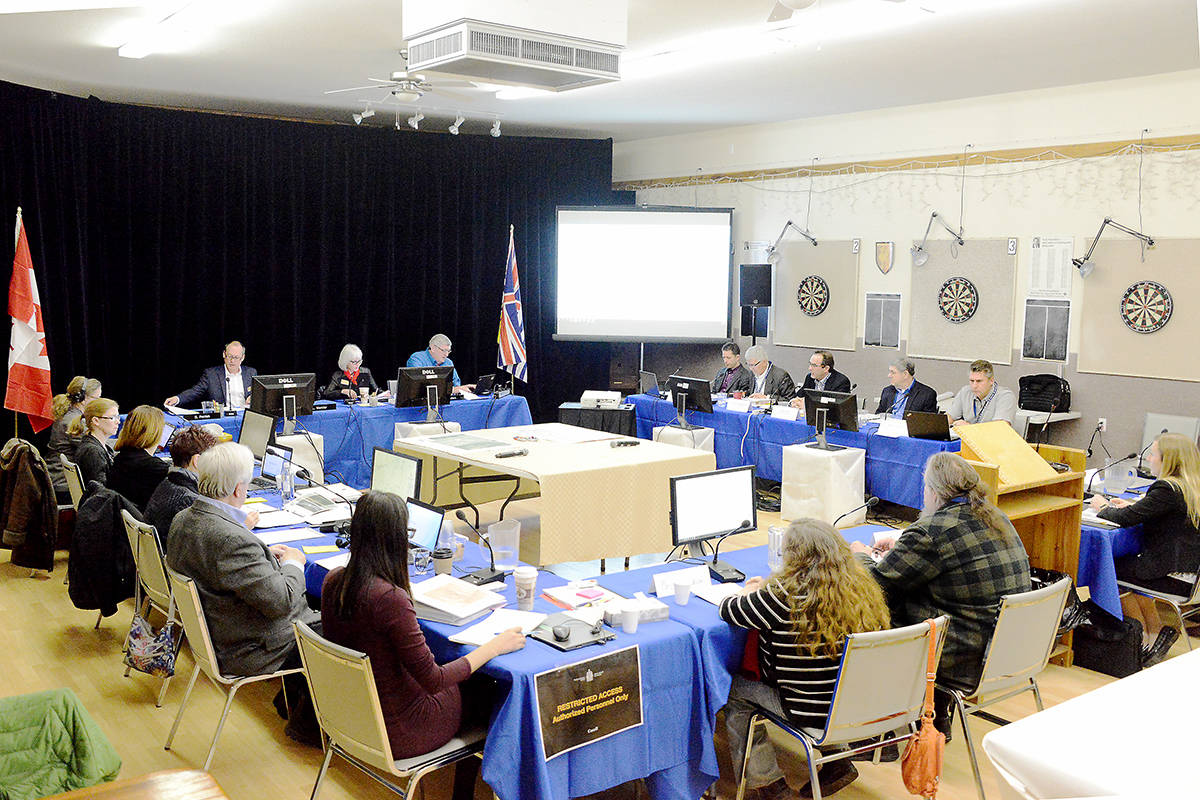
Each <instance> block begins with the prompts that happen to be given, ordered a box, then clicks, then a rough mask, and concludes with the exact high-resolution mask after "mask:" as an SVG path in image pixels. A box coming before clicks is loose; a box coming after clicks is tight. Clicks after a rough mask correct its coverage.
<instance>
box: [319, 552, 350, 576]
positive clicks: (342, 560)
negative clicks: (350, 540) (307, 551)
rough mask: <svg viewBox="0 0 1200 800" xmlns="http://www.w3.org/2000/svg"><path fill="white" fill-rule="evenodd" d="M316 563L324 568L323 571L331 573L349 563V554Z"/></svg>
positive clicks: (341, 554) (323, 559)
mask: <svg viewBox="0 0 1200 800" xmlns="http://www.w3.org/2000/svg"><path fill="white" fill-rule="evenodd" d="M316 563H318V564H320V565H321V566H322V567H324V568H325V569H327V570H329V571H330V572H332V571H333V570H335V569H337V568H338V567H344V566H346V565H347V564H349V563H350V554H349V553H338V554H337V555H336V556H330V557H329V558H322V559H318V560H317V562H316Z"/></svg>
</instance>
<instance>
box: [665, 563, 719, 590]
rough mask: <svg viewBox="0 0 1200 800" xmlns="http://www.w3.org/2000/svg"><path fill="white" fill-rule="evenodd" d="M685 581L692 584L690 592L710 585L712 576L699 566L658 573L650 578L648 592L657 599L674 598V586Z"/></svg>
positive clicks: (705, 567)
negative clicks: (656, 596)
mask: <svg viewBox="0 0 1200 800" xmlns="http://www.w3.org/2000/svg"><path fill="white" fill-rule="evenodd" d="M680 581H687V582H689V583H691V584H692V591H693V592H695V591H696V590H697V588H698V587H701V586H710V585H712V576H711V575H710V574H709V571H708V567H707V566H706V565H704V564H701V565H700V566H698V567H687V568H686V569H675V570H671V571H670V572H659V573H658V574H656V575H653V576H651V578H650V591H651V592H653V593H654V594H656V595H658V596H659V597H667V596H671V597H674V596H675V584H677V583H679V582H680Z"/></svg>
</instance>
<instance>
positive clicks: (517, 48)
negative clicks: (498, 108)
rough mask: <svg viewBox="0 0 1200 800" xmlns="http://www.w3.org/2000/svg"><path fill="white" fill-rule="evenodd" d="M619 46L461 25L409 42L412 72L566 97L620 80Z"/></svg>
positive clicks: (486, 24) (489, 26)
mask: <svg viewBox="0 0 1200 800" xmlns="http://www.w3.org/2000/svg"><path fill="white" fill-rule="evenodd" d="M623 49H624V48H622V47H620V46H618V45H611V44H604V43H602V42H593V41H588V40H586V39H576V38H574V37H571V36H563V35H560V34H555V33H545V32H542V31H531V30H526V29H524V28H511V27H508V26H505V25H497V24H495V23H490V22H479V21H477V20H460V21H458V22H455V23H453V24H450V25H445V26H443V27H440V28H437V29H434V30H430V31H425V32H424V33H421V34H419V35H417V36H414V37H413V38H411V39H409V40H408V68H409V69H410V70H432V71H436V72H448V73H452V74H455V75H463V76H466V77H469V78H474V79H477V80H481V81H486V82H488V83H511V84H517V85H520V86H534V87H537V88H539V89H549V90H551V91H556V92H561V91H565V90H567V89H578V88H580V87H581V86H591V85H593V84H597V83H609V82H612V81H616V80H620V78H621V74H620V71H619V70H620V56H621V51H622V50H623Z"/></svg>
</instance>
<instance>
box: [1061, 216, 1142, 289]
mask: <svg viewBox="0 0 1200 800" xmlns="http://www.w3.org/2000/svg"><path fill="white" fill-rule="evenodd" d="M1109 225H1111V226H1112V227H1114V228H1116V229H1117V230H1119V231H1124V232H1125V233H1128V234H1129V235H1130V236H1133V237H1135V238H1137V239H1141V240H1142V241H1143V242H1145V243H1146V244H1147V245H1148V246H1150V247H1154V239H1153V237H1150V236H1147V235H1146V234H1144V233H1142V232H1140V231H1135V230H1134V229H1133V228H1126V227H1125V226H1124V225H1122V224H1121V223H1119V222H1114V221H1113V219H1112V218H1111V217H1105V218H1104V222H1101V223H1100V230H1098V231H1096V238H1095V239H1092V246H1091V247H1089V248H1088V251H1087V254H1086V255H1084V257H1083V258H1072V259H1071V263H1072V264H1074V265H1075V269H1077V270H1079V277H1081V278H1086V277H1087V276H1088V275H1091V274H1092V270H1094V269H1095V268H1096V265H1095V264H1093V263H1092V251H1093V250H1095V249H1096V245H1097V244H1099V242H1100V234H1102V233H1104V229H1105V228H1107V227H1108V226H1109Z"/></svg>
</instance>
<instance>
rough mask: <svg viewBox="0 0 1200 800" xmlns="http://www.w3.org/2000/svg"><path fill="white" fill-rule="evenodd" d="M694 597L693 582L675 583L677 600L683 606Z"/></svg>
mask: <svg viewBox="0 0 1200 800" xmlns="http://www.w3.org/2000/svg"><path fill="white" fill-rule="evenodd" d="M691 599H692V582H691V581H678V582H677V583H676V584H675V602H676V603H678V604H679V605H681V606H686V605H687V604H688V600H691Z"/></svg>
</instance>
